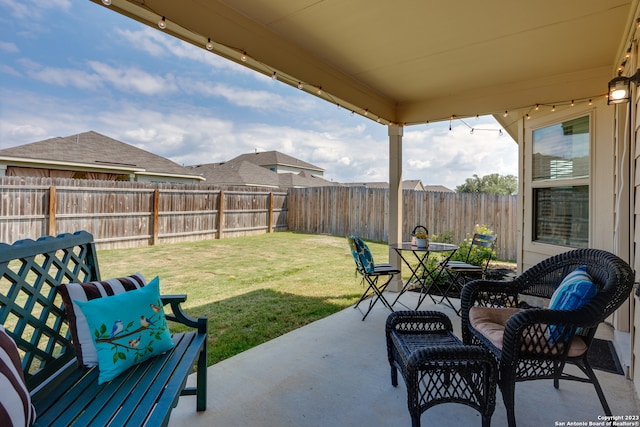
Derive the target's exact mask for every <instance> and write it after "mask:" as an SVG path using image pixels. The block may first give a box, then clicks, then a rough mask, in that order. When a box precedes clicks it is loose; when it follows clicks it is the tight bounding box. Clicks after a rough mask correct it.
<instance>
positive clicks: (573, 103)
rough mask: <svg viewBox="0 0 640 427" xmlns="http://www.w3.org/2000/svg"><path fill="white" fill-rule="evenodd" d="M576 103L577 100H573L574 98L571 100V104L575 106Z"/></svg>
mask: <svg viewBox="0 0 640 427" xmlns="http://www.w3.org/2000/svg"><path fill="white" fill-rule="evenodd" d="M575 105H576V103H575V102H573V99H572V100H571V106H572V107H574V106H575Z"/></svg>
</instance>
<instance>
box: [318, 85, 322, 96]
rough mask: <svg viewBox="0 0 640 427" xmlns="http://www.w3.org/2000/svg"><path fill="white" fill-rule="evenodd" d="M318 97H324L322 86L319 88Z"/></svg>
mask: <svg viewBox="0 0 640 427" xmlns="http://www.w3.org/2000/svg"><path fill="white" fill-rule="evenodd" d="M318 95H322V86H319V87H318Z"/></svg>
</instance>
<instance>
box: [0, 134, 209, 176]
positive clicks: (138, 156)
mask: <svg viewBox="0 0 640 427" xmlns="http://www.w3.org/2000/svg"><path fill="white" fill-rule="evenodd" d="M0 162H2V163H12V164H14V163H16V162H18V163H22V164H26V163H30V164H31V165H34V164H37V165H41V166H39V167H46V168H51V169H65V168H76V169H91V170H100V171H105V172H112V173H120V174H123V173H133V174H135V175H150V176H161V177H162V176H166V177H176V178H188V179H194V180H198V181H200V180H202V178H201V177H199V176H198V175H196V174H194V173H192V172H191V171H190V170H189V169H187V168H185V167H183V166H180V165H179V164H177V163H175V162H173V161H171V160H169V159H167V158H164V157H162V156H158V155H156V154H153V153H150V152H148V151H145V150H143V149H141V148H137V147H134V146H133V145H129V144H126V143H124V142H121V141H118V140H115V139H113V138H110V137H108V136H105V135H102V134H99V133H97V132H94V131H89V132H84V133H80V134H77V135H70V136H66V137H56V138H51V139H46V140H43V141H38V142H33V143H30V144H24V145H20V146H17V147H11V148H5V149H3V150H0Z"/></svg>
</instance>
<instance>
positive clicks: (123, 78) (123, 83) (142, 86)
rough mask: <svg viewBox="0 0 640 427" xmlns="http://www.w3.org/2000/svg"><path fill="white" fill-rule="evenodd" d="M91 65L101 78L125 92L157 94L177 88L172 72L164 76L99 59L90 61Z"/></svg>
mask: <svg viewBox="0 0 640 427" xmlns="http://www.w3.org/2000/svg"><path fill="white" fill-rule="evenodd" d="M89 66H90V67H91V69H92V70H93V71H95V72H96V74H97V76H98V77H99V78H100V79H101V80H103V81H106V82H109V83H110V84H111V85H112V86H113V87H115V88H117V89H119V90H121V91H123V92H130V91H134V92H136V93H141V94H144V95H156V94H160V93H171V92H174V91H176V90H177V86H176V83H175V78H174V77H173V76H172V75H171V74H167V75H165V76H164V77H163V76H158V75H154V74H150V73H147V72H146V71H143V70H141V69H139V68H136V67H112V66H110V65H107V64H105V63H103V62H98V61H89Z"/></svg>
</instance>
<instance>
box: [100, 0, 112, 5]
mask: <svg viewBox="0 0 640 427" xmlns="http://www.w3.org/2000/svg"><path fill="white" fill-rule="evenodd" d="M102 4H103V5H105V6H111V0H102Z"/></svg>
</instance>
